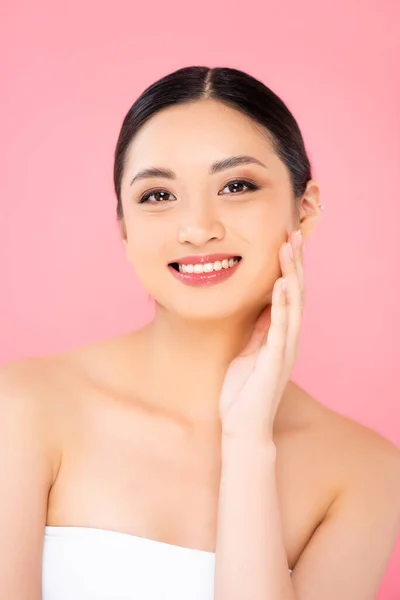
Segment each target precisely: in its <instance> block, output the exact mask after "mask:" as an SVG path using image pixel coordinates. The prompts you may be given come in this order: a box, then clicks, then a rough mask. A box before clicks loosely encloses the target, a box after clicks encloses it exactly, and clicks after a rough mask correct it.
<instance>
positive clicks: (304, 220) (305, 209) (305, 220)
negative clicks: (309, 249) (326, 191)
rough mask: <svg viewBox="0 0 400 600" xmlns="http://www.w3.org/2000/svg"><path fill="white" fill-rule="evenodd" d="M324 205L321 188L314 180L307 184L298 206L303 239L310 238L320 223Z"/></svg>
mask: <svg viewBox="0 0 400 600" xmlns="http://www.w3.org/2000/svg"><path fill="white" fill-rule="evenodd" d="M322 208H323V207H322V204H321V198H320V188H319V186H318V184H317V183H316V182H315V181H313V180H312V179H311V180H310V181H309V182H308V183H307V188H306V191H305V192H304V194H303V197H302V198H301V200H300V202H299V206H298V215H299V220H300V229H301V232H302V234H303V239H306V238H307V237H309V236H310V235H311V234H312V232H313V231H314V228H315V227H316V226H317V223H318V221H319V218H320V215H321V211H322Z"/></svg>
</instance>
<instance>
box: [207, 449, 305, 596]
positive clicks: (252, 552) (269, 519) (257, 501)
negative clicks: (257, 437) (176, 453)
mask: <svg viewBox="0 0 400 600" xmlns="http://www.w3.org/2000/svg"><path fill="white" fill-rule="evenodd" d="M275 467H276V447H275V445H274V443H273V441H272V440H271V441H268V442H253V441H242V440H234V439H230V438H223V441H222V471H221V485H220V495H219V505H218V529H217V542H216V563H215V596H214V598H215V600H295V594H294V591H293V586H292V582H291V578H290V575H289V567H288V563H287V558H286V553H285V548H284V545H283V539H282V528H281V516H280V510H279V501H278V493H277V485H276V472H275Z"/></svg>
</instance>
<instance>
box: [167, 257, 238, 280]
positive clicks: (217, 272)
mask: <svg viewBox="0 0 400 600" xmlns="http://www.w3.org/2000/svg"><path fill="white" fill-rule="evenodd" d="M240 262H241V256H238V255H235V254H206V255H202V256H199V255H197V256H194V255H192V256H183V257H182V258H178V259H176V260H175V261H172V262H170V263H169V265H168V268H169V270H170V272H171V273H172V275H174V277H176V278H177V279H178V280H179V281H181V282H182V283H184V284H185V285H191V286H207V285H216V284H218V283H221V282H223V281H225V280H226V279H228V278H229V277H232V275H233V274H234V273H235V272H236V271H237V269H238V267H239V265H240Z"/></svg>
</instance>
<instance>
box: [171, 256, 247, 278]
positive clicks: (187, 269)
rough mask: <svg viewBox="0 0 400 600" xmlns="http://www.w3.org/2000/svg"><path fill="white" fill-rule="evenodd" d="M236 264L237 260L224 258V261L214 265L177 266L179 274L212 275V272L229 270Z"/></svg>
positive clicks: (217, 261)
mask: <svg viewBox="0 0 400 600" xmlns="http://www.w3.org/2000/svg"><path fill="white" fill-rule="evenodd" d="M237 262H238V259H237V258H224V260H222V261H220V260H216V261H215V262H214V263H205V264H203V263H197V264H195V265H194V264H193V265H192V264H190V265H183V264H179V272H180V273H196V274H200V273H212V271H221V269H229V268H230V267H234V266H235V265H236V263H237Z"/></svg>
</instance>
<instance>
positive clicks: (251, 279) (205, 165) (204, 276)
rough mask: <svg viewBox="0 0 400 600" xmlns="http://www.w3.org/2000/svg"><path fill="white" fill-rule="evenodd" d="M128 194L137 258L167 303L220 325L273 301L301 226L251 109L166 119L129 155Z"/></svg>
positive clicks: (175, 112) (280, 167)
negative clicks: (286, 247)
mask: <svg viewBox="0 0 400 600" xmlns="http://www.w3.org/2000/svg"><path fill="white" fill-rule="evenodd" d="M233 157H240V158H238V160H237V161H236V162H235V161H233ZM243 157H246V158H243ZM228 160H230V161H231V162H230V163H228V162H225V161H228ZM221 161H222V162H221ZM150 169H153V170H154V169H162V170H164V171H166V172H165V173H164V174H163V173H159V174H157V173H155V172H154V173H153V174H152V173H151V172H149V171H148V170H150ZM146 171H147V173H146ZM121 196H122V205H123V212H124V230H125V234H124V235H126V239H124V243H125V245H126V250H127V254H128V257H129V260H130V261H131V262H132V264H133V266H134V269H135V271H136V273H137V276H138V277H139V279H140V280H141V282H142V284H143V286H144V287H145V288H146V290H147V291H148V292H149V293H150V295H151V296H152V297H153V298H154V299H155V300H156V301H157V303H158V304H160V305H162V306H163V307H165V308H166V309H167V310H169V311H173V312H174V313H176V314H177V315H179V316H181V317H183V318H186V319H215V318H218V319H220V318H224V317H230V316H233V315H240V314H243V315H244V314H248V313H249V312H251V311H256V310H261V308H263V306H265V305H266V304H267V303H269V302H270V300H271V293H272V288H273V285H274V283H275V281H276V279H277V278H278V277H279V276H280V275H281V271H280V265H279V259H278V250H279V247H280V246H281V244H282V243H283V242H285V241H286V239H287V235H288V232H290V231H291V230H292V229H293V228H295V227H298V223H296V211H295V208H294V200H293V194H292V189H291V184H290V180H289V171H288V170H287V168H286V167H285V165H284V164H283V162H282V161H281V160H280V159H279V158H278V157H277V155H276V154H274V152H273V150H272V147H271V145H270V143H269V141H268V139H267V137H266V136H265V134H263V133H262V132H261V130H260V128H257V126H256V125H255V124H254V123H253V122H252V121H251V120H249V119H248V118H247V117H246V116H244V115H243V114H242V113H240V112H239V111H236V110H234V109H232V108H230V107H227V106H225V105H223V104H221V103H219V102H217V101H215V100H201V101H197V102H193V103H190V104H185V105H180V106H173V107H169V108H166V109H164V110H162V111H161V112H159V113H157V114H156V115H155V116H153V117H152V118H151V119H150V120H149V121H148V122H147V123H146V124H145V125H144V126H143V127H142V128H141V129H140V130H139V132H138V134H137V136H136V137H135V139H134V141H133V143H132V145H131V147H130V149H129V151H128V154H127V159H126V166H125V170H124V174H123V179H122V187H121ZM218 255H223V256H218ZM224 256H225V258H224ZM229 257H232V259H233V262H234V266H233V268H232V267H229V264H231V265H232V260H231V261H230V263H229ZM238 257H240V260H239V261H238V262H237V263H236V262H235V261H236V260H237V258H238ZM224 261H225V262H224ZM226 261H228V262H226ZM179 263H181V264H182V265H183V266H181V267H179V266H178V265H179ZM196 264H197V265H198V266H197V267H196V266H190V265H196ZM204 264H206V265H208V266H206V267H204ZM171 265H172V266H171ZM188 265H189V266H188ZM199 265H201V266H199ZM227 266H228V268H226V267H227ZM182 271H184V272H182ZM196 271H202V272H198V273H197V272H196Z"/></svg>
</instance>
